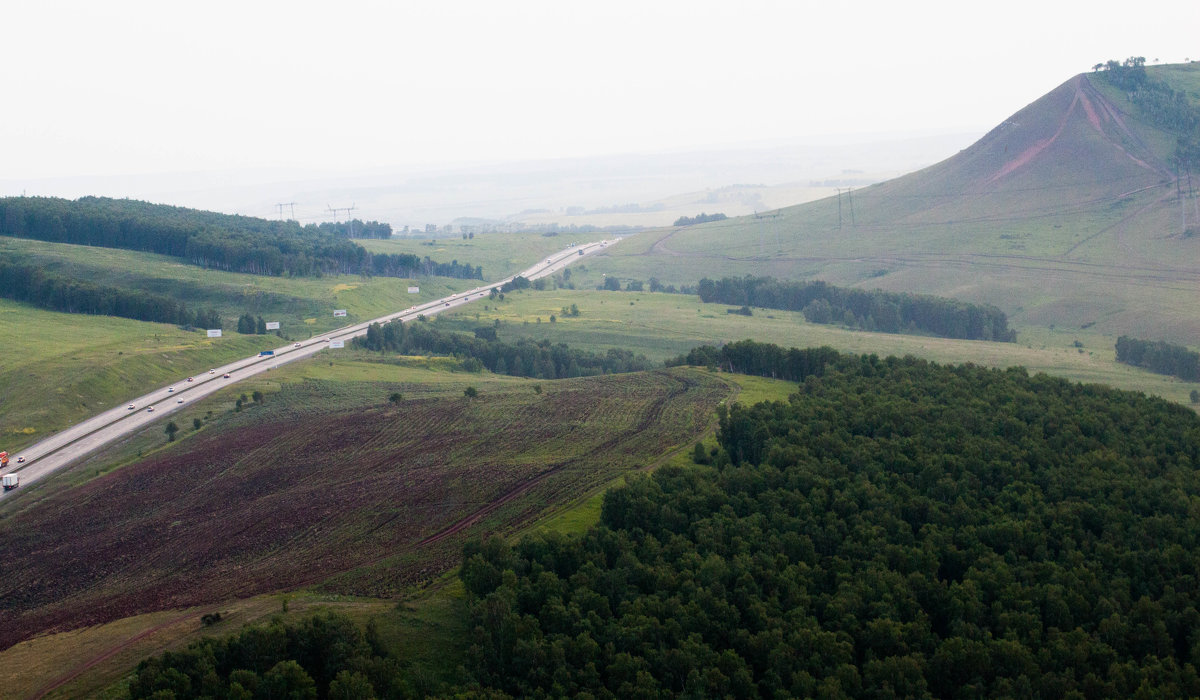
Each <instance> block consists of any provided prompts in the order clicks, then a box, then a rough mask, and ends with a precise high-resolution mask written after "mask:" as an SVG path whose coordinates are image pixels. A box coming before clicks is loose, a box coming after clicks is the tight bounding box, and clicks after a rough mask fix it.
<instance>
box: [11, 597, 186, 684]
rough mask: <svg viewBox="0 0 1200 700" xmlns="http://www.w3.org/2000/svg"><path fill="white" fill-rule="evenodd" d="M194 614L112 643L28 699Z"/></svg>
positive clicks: (70, 679) (77, 675) (75, 676)
mask: <svg viewBox="0 0 1200 700" xmlns="http://www.w3.org/2000/svg"><path fill="white" fill-rule="evenodd" d="M195 616H196V613H194V612H189V613H185V614H183V615H180V616H178V617H173V618H171V619H169V620H167V621H165V622H161V623H159V624H157V625H155V626H153V627H151V628H149V629H146V630H143V631H141V632H139V633H137V634H135V635H133V636H132V637H130V638H129V639H126V640H125V641H123V642H120V643H118V644H114V645H113V646H111V647H109V648H108V649H105V650H104V651H102V652H100V653H99V654H97V655H95V656H93V657H92V658H90V659H88V660H87V661H85V662H83V663H81V664H79V665H77V666H75V667H73V668H71V669H70V670H68V671H67V672H65V673H63V674H62V675H60V676H58V677H57V678H55V679H54V680H52V681H50V682H49V683H47V684H46V685H44V686H42V687H41V688H40V689H39V690H38V691H37V692H35V693H34V694H33V695H30V696H29V700H38V699H39V698H42V697H44V696H45V695H46V694H47V693H49V692H50V691H52V690H55V689H57V688H60V687H62V686H64V685H66V684H67V683H70V682H71V681H73V680H75V679H76V678H78V677H79V676H81V675H83V673H84V672H86V671H87V670H88V669H91V668H93V667H95V666H97V665H99V664H100V663H102V662H104V661H105V660H107V659H109V658H112V657H113V656H114V655H116V654H118V653H120V652H122V651H124V650H126V649H128V648H129V647H131V646H133V645H134V644H137V643H138V642H140V641H141V640H143V639H145V638H147V637H149V636H151V635H153V634H156V633H158V632H161V631H162V630H164V629H166V628H168V627H171V626H172V625H177V624H179V623H180V622H183V621H185V620H187V619H188V618H190V617H195Z"/></svg>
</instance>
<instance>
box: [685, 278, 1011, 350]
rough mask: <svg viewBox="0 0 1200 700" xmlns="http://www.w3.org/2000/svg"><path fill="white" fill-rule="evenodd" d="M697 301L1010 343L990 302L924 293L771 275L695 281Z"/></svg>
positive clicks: (1005, 321)
mask: <svg viewBox="0 0 1200 700" xmlns="http://www.w3.org/2000/svg"><path fill="white" fill-rule="evenodd" d="M698 292H699V295H700V301H703V302H706V303H721V304H729V305H730V306H759V307H763V308H767V309H783V310H786V311H801V312H803V313H804V317H805V318H806V319H808V321H809V322H810V323H840V324H842V325H845V326H849V327H851V328H863V329H865V330H872V331H882V332H884V333H928V334H931V335H937V336H941V337H943V338H963V339H966V340H996V341H1003V342H1013V341H1015V340H1016V339H1017V334H1016V331H1013V330H1009V328H1008V317H1006V316H1005V315H1004V312H1003V311H1001V310H1000V309H997V308H996V307H994V306H992V305H990V304H987V305H978V304H968V303H966V302H962V301H957V300H954V299H946V298H943V297H935V296H929V295H924V294H897V293H893V292H885V291H882V290H879V289H876V290H873V291H867V290H863V289H851V288H848V287H835V286H833V285H830V284H826V283H825V282H821V281H810V282H791V281H787V280H777V279H775V278H773V277H751V276H746V277H724V278H722V279H719V280H716V281H714V280H710V279H708V278H705V279H702V280H700V284H699V287H698Z"/></svg>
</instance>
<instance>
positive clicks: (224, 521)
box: [0, 370, 730, 649]
mask: <svg viewBox="0 0 1200 700" xmlns="http://www.w3.org/2000/svg"><path fill="white" fill-rule="evenodd" d="M542 386H543V388H544V389H545V391H544V392H543V393H542V394H534V393H533V392H532V391H531V390H530V389H529V388H528V387H525V386H522V387H520V388H519V389H506V390H504V391H503V392H500V393H488V392H481V394H480V396H478V397H477V398H475V399H471V400H468V399H466V398H426V399H420V400H416V401H409V402H405V403H404V404H402V405H401V406H399V407H391V406H386V407H385V406H382V405H379V404H372V405H360V406H357V407H352V408H347V407H345V403H344V402H341V401H338V402H334V403H337V404H339V408H337V409H335V410H332V411H330V412H325V413H322V412H321V411H320V410H317V409H315V408H313V407H314V406H321V405H322V401H321V396H320V395H319V390H320V387H319V386H318V387H313V386H305V387H296V388H288V389H285V390H284V391H283V392H281V393H280V394H279V395H276V396H277V398H278V400H277V401H273V402H272V403H269V404H267V405H266V406H263V407H259V408H256V409H255V410H254V411H252V412H250V413H251V414H253V415H245V414H243V415H239V416H238V417H237V418H235V419H233V420H230V421H229V422H228V424H227V425H225V426H223V427H222V426H214V427H213V428H210V429H208V430H205V431H204V432H202V433H201V434H200V435H197V436H195V437H194V438H191V439H189V440H186V441H184V442H183V443H181V444H180V445H179V446H178V447H177V448H174V449H171V450H167V451H164V452H161V453H159V454H157V455H156V456H154V457H153V458H150V459H146V460H143V461H141V462H138V463H136V464H134V465H131V466H128V467H125V468H122V469H120V470H117V471H115V472H112V473H110V474H108V475H105V476H103V477H100V478H97V479H94V480H93V481H90V482H88V483H86V484H83V485H81V486H79V487H76V488H73V489H68V490H65V491H63V492H61V493H58V494H56V495H53V496H50V497H47V498H45V499H43V500H42V501H41V502H40V503H38V504H37V506H36V507H33V508H30V509H28V510H27V511H25V512H21V513H18V514H16V515H14V516H12V517H9V518H6V519H5V520H4V521H2V522H0V541H3V542H4V543H5V546H4V565H3V567H2V568H0V649H4V648H7V647H9V646H11V645H12V644H14V643H16V642H18V641H20V640H22V639H25V638H28V637H30V636H32V635H34V634H38V633H42V632H48V631H59V630H65V629H72V628H76V627H79V626H83V625H90V624H96V623H99V622H105V621H109V620H114V619H118V618H122V617H125V616H128V615H133V614H137V613H143V612H149V611H154V610H162V609H167V608H175V607H180V606H190V605H197V604H203V603H207V602H215V601H219V600H224V599H229V598H231V597H238V596H248V595H253V594H258V593H264V592H269V591H274V590H286V589H291V588H296V587H300V586H311V585H320V586H321V587H323V588H325V589H327V590H334V591H339V592H344V593H358V594H370V595H388V594H390V593H394V592H396V591H398V590H399V589H401V588H402V587H404V586H407V585H411V584H413V583H417V582H420V581H422V580H426V579H428V578H430V577H433V576H436V575H439V574H441V573H443V572H445V571H446V570H447V569H448V568H449V567H451V566H453V565H454V564H455V563H456V559H457V555H458V551H459V549H460V548H461V544H462V541H463V538H464V537H467V536H468V535H472V534H477V533H481V532H496V531H500V532H505V531H511V530H512V529H513V528H515V527H517V526H519V525H520V524H522V523H525V522H527V521H529V520H530V519H531V518H533V517H536V516H537V515H538V514H539V513H541V512H543V511H544V510H545V509H546V508H547V507H548V506H552V505H554V504H559V503H563V502H565V501H569V500H571V499H573V498H575V497H577V496H578V495H580V494H582V493H584V492H586V491H587V490H589V489H592V488H595V487H597V486H599V485H601V484H604V483H606V482H607V481H609V480H611V479H612V478H614V477H616V476H617V475H619V474H620V473H622V472H623V471H628V470H630V469H635V468H637V467H639V466H643V465H644V464H645V463H646V462H647V461H648V460H650V459H653V458H654V457H656V456H658V455H661V454H662V453H663V452H664V451H666V450H668V449H671V448H672V447H676V446H685V445H688V444H691V442H692V441H694V440H695V439H697V437H698V436H699V435H701V434H702V433H703V432H704V431H705V430H706V429H707V427H708V425H709V423H710V421H711V418H712V415H713V411H714V409H715V405H716V403H717V402H718V401H720V400H722V399H724V398H726V397H727V396H728V395H729V393H730V390H729V388H728V387H727V386H726V385H725V384H724V383H722V382H721V381H720V380H719V379H717V378H716V377H714V376H712V375H709V374H707V373H705V372H697V371H692V370H672V371H658V372H650V373H640V374H629V375H612V376H608V377H595V378H589V379H578V380H563V381H559V382H546V383H543V384H542ZM315 392H316V393H315ZM369 395H370V396H371V397H376V396H381V395H383V394H382V393H381V392H380V391H379V390H378V389H376V390H374V391H372V392H370V394H369Z"/></svg>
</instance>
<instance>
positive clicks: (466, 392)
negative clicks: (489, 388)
mask: <svg viewBox="0 0 1200 700" xmlns="http://www.w3.org/2000/svg"><path fill="white" fill-rule="evenodd" d="M463 396H465V397H467V398H468V399H473V398H475V397H476V396H479V392H478V391H476V390H475V387H473V386H469V387H467V388H466V389H463Z"/></svg>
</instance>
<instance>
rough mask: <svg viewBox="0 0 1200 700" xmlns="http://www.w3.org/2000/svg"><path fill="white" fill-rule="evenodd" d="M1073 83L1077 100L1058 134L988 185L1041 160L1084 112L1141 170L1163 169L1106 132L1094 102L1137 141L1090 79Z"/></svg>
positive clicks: (1011, 162)
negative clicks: (1039, 157) (1041, 156)
mask: <svg viewBox="0 0 1200 700" xmlns="http://www.w3.org/2000/svg"><path fill="white" fill-rule="evenodd" d="M1070 82H1071V83H1072V84H1073V85H1072V87H1073V88H1074V96H1073V97H1072V99H1071V104H1070V106H1069V107H1067V110H1066V111H1065V112H1063V114H1062V117H1061V119H1060V120H1059V122H1058V128H1057V130H1056V131H1055V132H1054V134H1053V135H1051V136H1049V137H1047V138H1044V139H1040V140H1038V141H1036V142H1035V143H1034V144H1033V145H1032V146H1030V147H1029V148H1027V149H1025V150H1024V151H1022V152H1021V154H1020V155H1018V156H1017V157H1016V158H1013V159H1012V160H1009V161H1008V162H1006V163H1005V164H1004V165H1003V166H1002V167H1001V168H1000V169H999V170H998V171H997V172H996V173H995V174H994V175H992V176H991V177H989V178H988V179H987V180H985V181H984V184H985V185H990V184H992V183H994V182H995V181H997V180H999V179H1000V178H1002V177H1004V176H1006V175H1008V174H1009V173H1011V172H1013V171H1015V170H1017V169H1019V168H1021V167H1023V166H1025V165H1027V164H1029V163H1030V162H1032V161H1033V160H1034V159H1035V158H1037V156H1039V155H1040V154H1041V153H1043V152H1044V151H1045V150H1046V148H1048V147H1049V146H1050V145H1051V144H1053V143H1054V142H1055V141H1057V140H1058V139H1059V137H1060V136H1062V134H1063V130H1064V129H1066V128H1067V126H1068V125H1069V124H1071V122H1072V117H1073V116H1075V112H1076V110H1077V109H1082V110H1083V113H1084V117H1085V119H1086V120H1087V122H1088V123H1089V124H1090V125H1091V126H1092V128H1093V129H1095V130H1096V132H1097V133H1099V134H1100V135H1101V136H1103V137H1104V139H1105V141H1106V142H1107V143H1108V144H1109V145H1111V146H1113V147H1115V148H1116V149H1117V150H1119V151H1120V152H1121V153H1123V154H1124V155H1125V156H1127V157H1128V158H1129V159H1130V160H1132V161H1133V162H1134V163H1136V164H1137V165H1138V166H1139V167H1142V168H1145V169H1146V170H1150V171H1152V172H1159V171H1160V169H1157V168H1154V167H1153V166H1151V165H1150V164H1148V163H1146V162H1145V161H1144V160H1142V159H1141V158H1138V157H1136V156H1134V155H1133V154H1131V153H1129V151H1127V150H1126V149H1125V148H1124V147H1123V146H1122V145H1121V144H1120V143H1119V141H1118V140H1117V139H1115V138H1113V137H1112V136H1111V135H1110V134H1108V133H1107V132H1106V131H1105V129H1104V124H1103V121H1102V119H1101V114H1100V113H1097V110H1096V107H1095V105H1093V100H1094V101H1095V102H1096V103H1097V104H1099V105H1100V106H1101V111H1102V113H1103V116H1104V120H1106V121H1111V122H1112V123H1113V124H1114V125H1115V126H1116V127H1117V128H1118V129H1120V130H1121V131H1122V132H1123V134H1124V136H1125V137H1126V138H1132V137H1133V134H1132V133H1131V132H1130V131H1129V129H1128V128H1127V127H1126V126H1125V123H1124V121H1123V120H1121V118H1120V116H1119V111H1118V110H1117V109H1116V108H1115V106H1114V105H1112V104H1111V103H1109V101H1108V100H1107V99H1106V98H1105V97H1104V96H1103V95H1101V94H1100V93H1099V92H1098V91H1097V90H1096V89H1095V87H1093V86H1092V84H1091V82H1090V81H1089V80H1088V79H1087V77H1086V76H1083V75H1077V76H1075V77H1074V78H1073V79H1072V80H1071V81H1070Z"/></svg>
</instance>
